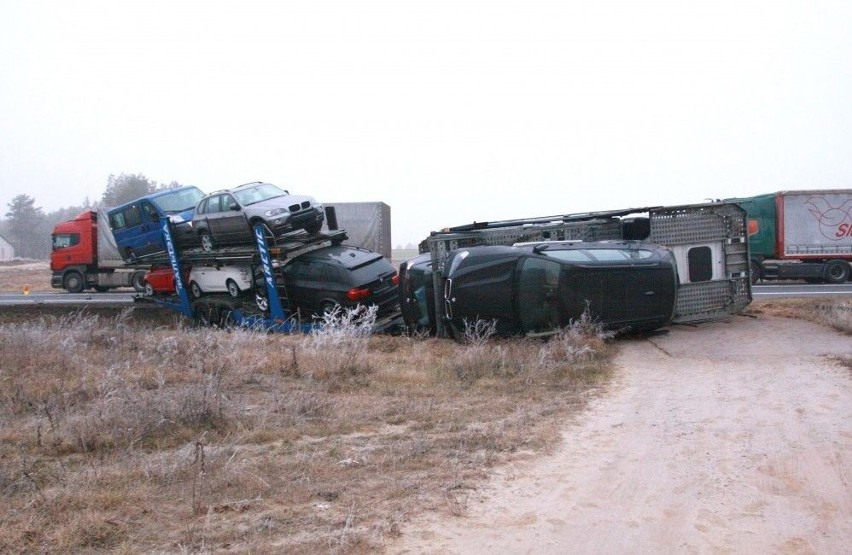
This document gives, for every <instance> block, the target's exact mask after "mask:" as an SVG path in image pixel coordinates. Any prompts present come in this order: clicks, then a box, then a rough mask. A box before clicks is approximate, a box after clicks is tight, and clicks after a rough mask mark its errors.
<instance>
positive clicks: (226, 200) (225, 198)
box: [220, 195, 240, 212]
mask: <svg viewBox="0 0 852 555" xmlns="http://www.w3.org/2000/svg"><path fill="white" fill-rule="evenodd" d="M221 198H222V206H221V208H220V209H221V210H222V212H229V211H231V210H234V209H235V208H239V206H240V205H239V203H238V202H237V201H236V199H235V198H234V197H233V195H222V197H221Z"/></svg>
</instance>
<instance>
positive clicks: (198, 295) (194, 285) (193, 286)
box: [189, 281, 204, 299]
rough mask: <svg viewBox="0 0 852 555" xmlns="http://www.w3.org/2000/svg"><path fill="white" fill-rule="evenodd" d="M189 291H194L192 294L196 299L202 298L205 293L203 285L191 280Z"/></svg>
mask: <svg viewBox="0 0 852 555" xmlns="http://www.w3.org/2000/svg"><path fill="white" fill-rule="evenodd" d="M189 292H190V293H192V296H193V297H195V298H196V299H200V298H201V295H203V294H204V293H203V292H202V291H201V287H199V286H198V284H197V283H195V282H194V281H190V282H189Z"/></svg>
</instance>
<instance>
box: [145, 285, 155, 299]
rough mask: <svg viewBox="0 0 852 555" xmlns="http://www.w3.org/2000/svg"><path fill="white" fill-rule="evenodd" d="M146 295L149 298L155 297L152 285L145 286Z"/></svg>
mask: <svg viewBox="0 0 852 555" xmlns="http://www.w3.org/2000/svg"><path fill="white" fill-rule="evenodd" d="M145 294H146V295H147V296H149V297H153V296H154V286H153V285H151V284H150V283H146V284H145Z"/></svg>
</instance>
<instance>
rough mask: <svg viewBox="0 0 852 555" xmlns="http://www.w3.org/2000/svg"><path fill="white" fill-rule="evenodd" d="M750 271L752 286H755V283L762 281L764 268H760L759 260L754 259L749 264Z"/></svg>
mask: <svg viewBox="0 0 852 555" xmlns="http://www.w3.org/2000/svg"><path fill="white" fill-rule="evenodd" d="M748 269H749V271H750V272H751V284H752V285H754V284H755V283H757V282H758V281H760V279H762V278H763V268H762V267H761V266H760V262H758V261H757V260H754V259H752V260H751V262H750V263H749V267H748Z"/></svg>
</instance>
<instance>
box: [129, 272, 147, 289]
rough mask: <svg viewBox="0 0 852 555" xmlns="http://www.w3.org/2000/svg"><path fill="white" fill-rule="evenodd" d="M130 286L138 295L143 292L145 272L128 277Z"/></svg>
mask: <svg viewBox="0 0 852 555" xmlns="http://www.w3.org/2000/svg"><path fill="white" fill-rule="evenodd" d="M130 285H132V286H133V288H134V289H136V290H137V291H138V292H140V293H141V292H143V291H145V272H133V275H132V276H131V277H130Z"/></svg>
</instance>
